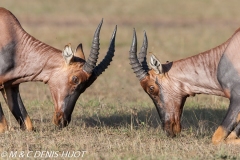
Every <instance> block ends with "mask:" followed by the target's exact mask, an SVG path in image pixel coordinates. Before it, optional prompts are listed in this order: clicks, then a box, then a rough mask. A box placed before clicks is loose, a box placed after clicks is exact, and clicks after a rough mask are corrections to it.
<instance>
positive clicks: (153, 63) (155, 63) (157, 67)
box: [149, 54, 163, 74]
mask: <svg viewBox="0 0 240 160" xmlns="http://www.w3.org/2000/svg"><path fill="white" fill-rule="evenodd" d="M149 65H150V67H151V68H152V69H153V70H154V71H155V73H156V74H162V73H163V68H162V65H161V63H160V61H159V60H158V59H157V58H156V57H155V56H154V55H153V54H152V55H151V57H150V63H149Z"/></svg>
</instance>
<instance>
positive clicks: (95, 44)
mask: <svg viewBox="0 0 240 160" xmlns="http://www.w3.org/2000/svg"><path fill="white" fill-rule="evenodd" d="M102 23H103V19H102V21H101V22H100V24H99V25H98V27H97V29H96V31H95V34H94V36H93V41H92V48H91V51H90V55H89V57H88V59H87V61H86V63H85V64H84V66H83V70H84V71H86V72H87V73H89V74H92V71H93V69H94V68H95V67H96V63H97V59H98V55H99V52H98V51H99V49H100V48H99V45H100V43H99V34H100V30H101V27H102Z"/></svg>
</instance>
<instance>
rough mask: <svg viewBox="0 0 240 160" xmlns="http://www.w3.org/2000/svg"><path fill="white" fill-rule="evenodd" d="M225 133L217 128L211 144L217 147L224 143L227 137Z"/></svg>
mask: <svg viewBox="0 0 240 160" xmlns="http://www.w3.org/2000/svg"><path fill="white" fill-rule="evenodd" d="M227 135H228V134H227V131H226V130H225V129H224V128H223V127H222V126H219V127H218V129H217V130H216V131H215V133H214V134H213V137H212V143H213V144H215V145H217V144H220V143H222V142H225V141H224V140H225V138H226V137H227Z"/></svg>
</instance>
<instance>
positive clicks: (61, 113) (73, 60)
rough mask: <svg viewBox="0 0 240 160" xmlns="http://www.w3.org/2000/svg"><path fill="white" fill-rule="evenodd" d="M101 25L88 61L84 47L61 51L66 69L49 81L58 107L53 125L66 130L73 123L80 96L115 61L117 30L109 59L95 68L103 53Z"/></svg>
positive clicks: (53, 75)
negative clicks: (100, 54) (100, 51)
mask: <svg viewBox="0 0 240 160" xmlns="http://www.w3.org/2000/svg"><path fill="white" fill-rule="evenodd" d="M102 23H103V21H101V23H100V24H99V25H98V27H97V29H96V31H95V34H94V37H93V41H92V47H91V51H90V55H89V57H88V59H87V60H85V56H84V53H83V47H82V44H79V45H78V47H77V48H76V50H75V51H73V50H72V48H71V46H70V44H69V45H66V46H65V48H64V50H63V51H62V55H63V59H64V65H63V67H61V69H59V70H57V71H55V72H54V73H52V75H51V78H50V79H49V81H48V84H49V86H50V92H51V94H52V97H53V100H54V105H55V114H54V117H53V121H54V123H55V124H56V125H58V126H60V127H65V126H67V125H68V124H69V123H70V121H71V115H72V112H73V109H74V106H75V103H76V101H77V99H78V97H79V96H80V94H81V93H83V92H84V91H85V90H86V88H88V87H89V86H90V85H91V84H92V83H93V82H94V81H95V80H96V79H97V77H98V76H99V75H100V74H102V72H104V71H105V69H106V68H107V67H108V66H109V65H110V62H111V61H112V57H113V56H114V51H115V36H116V31H117V27H116V28H115V30H114V32H113V34H112V38H111V41H110V46H109V50H108V52H107V55H106V56H105V58H104V59H103V60H102V61H101V62H100V63H99V64H98V65H97V66H96V63H97V59H98V55H99V49H100V48H99V45H100V44H99V34H100V29H101V26H102Z"/></svg>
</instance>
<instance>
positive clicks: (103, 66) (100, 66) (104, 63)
mask: <svg viewBox="0 0 240 160" xmlns="http://www.w3.org/2000/svg"><path fill="white" fill-rule="evenodd" d="M116 33H117V26H116V27H115V29H114V31H113V34H112V38H111V41H110V45H109V48H108V52H107V55H106V56H105V57H104V59H103V60H102V61H101V62H100V63H99V64H98V65H97V67H96V68H94V71H93V72H94V74H95V76H99V75H100V74H102V73H103V72H104V71H105V70H106V69H107V67H108V66H109V65H110V62H111V61H112V58H113V56H114V52H115V37H116Z"/></svg>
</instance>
